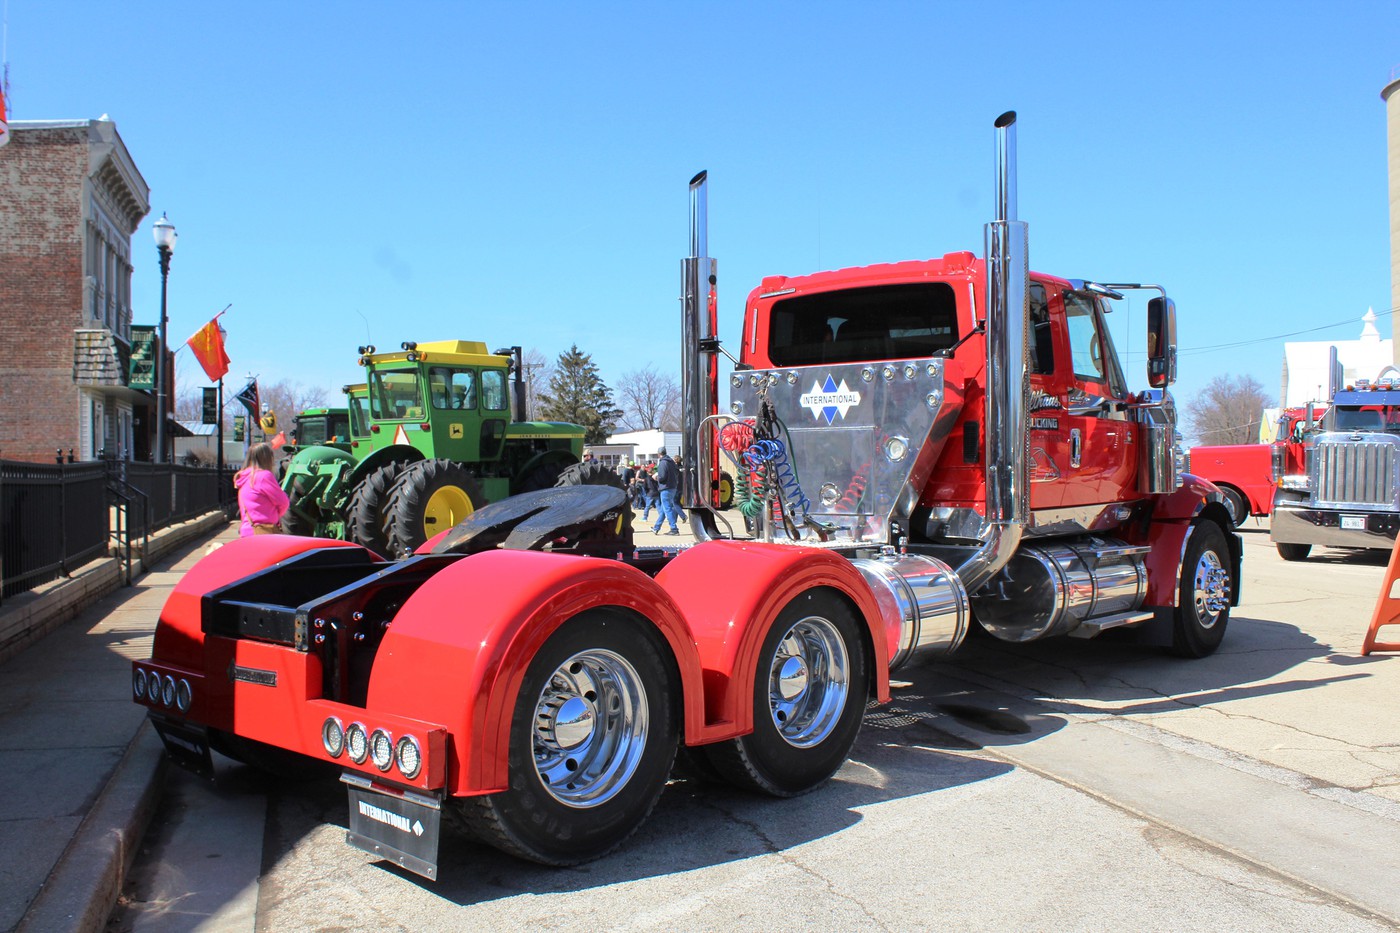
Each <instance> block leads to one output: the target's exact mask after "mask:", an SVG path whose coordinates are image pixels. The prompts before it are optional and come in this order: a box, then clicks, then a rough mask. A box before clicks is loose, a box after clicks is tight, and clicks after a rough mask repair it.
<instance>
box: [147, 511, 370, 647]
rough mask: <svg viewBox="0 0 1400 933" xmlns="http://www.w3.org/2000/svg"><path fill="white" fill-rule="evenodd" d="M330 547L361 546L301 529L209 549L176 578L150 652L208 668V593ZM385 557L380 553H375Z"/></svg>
mask: <svg viewBox="0 0 1400 933" xmlns="http://www.w3.org/2000/svg"><path fill="white" fill-rule="evenodd" d="M328 547H359V545H358V544H351V543H350V542H348V541H331V540H327V539H324V538H306V537H301V536H297V535H253V536H252V537H248V538H238V539H235V540H233V541H230V542H229V543H227V544H225V545H224V546H223V547H220V548H217V549H215V550H214V551H212V552H210V553H209V554H207V555H205V556H204V557H203V558H201V559H200V560H199V562H198V563H196V564H195V565H194V566H193V567H191V568H190V569H189V570H188V571H186V573H185V575H184V576H183V577H181V578H180V580H179V582H177V583H176V584H175V588H174V589H173V590H171V591H170V596H169V597H168V598H167V599H166V600H165V606H164V608H162V609H161V611H160V621H159V622H158V623H157V624H156V633H155V639H154V640H153V643H152V647H151V658H152V659H153V660H156V661H161V662H165V663H169V664H174V665H177V666H179V667H184V668H188V669H190V670H196V671H200V670H204V665H205V659H204V632H203V631H202V627H201V617H200V602H201V600H202V599H203V598H204V594H205V593H209V592H211V591H213V590H217V589H218V588H219V587H221V586H227V585H228V584H230V583H232V582H234V581H235V580H241V579H243V578H244V577H247V576H251V575H252V574H255V573H257V572H258V571H260V570H266V569H267V568H268V567H271V566H272V565H273V564H276V563H277V562H279V561H284V560H286V559H287V558H289V557H295V556H297V555H298V554H303V553H305V552H307V551H314V550H316V549H318V548H328ZM372 556H373V558H374V559H375V560H380V559H381V558H380V557H379V556H378V555H372Z"/></svg>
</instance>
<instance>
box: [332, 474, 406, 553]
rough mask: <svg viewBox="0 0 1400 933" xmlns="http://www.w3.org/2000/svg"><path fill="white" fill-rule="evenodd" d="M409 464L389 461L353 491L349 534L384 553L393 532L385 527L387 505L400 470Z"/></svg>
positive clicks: (347, 523)
mask: <svg viewBox="0 0 1400 933" xmlns="http://www.w3.org/2000/svg"><path fill="white" fill-rule="evenodd" d="M407 467H408V464H407V463H405V462H403V461H402V460H395V461H393V462H392V463H386V464H384V465H383V466H382V467H379V468H378V469H375V470H371V471H370V473H369V475H368V476H366V477H365V478H364V479H362V480H360V483H359V485H358V486H356V487H355V491H354V492H352V493H351V494H350V505H349V506H348V507H347V508H346V514H345V537H346V538H347V539H348V540H350V541H354V542H355V543H356V544H359V545H362V546H364V547H367V548H369V549H370V550H371V551H373V552H375V553H376V554H378V555H380V556H381V557H388V556H389V536H388V534H387V533H386V531H385V521H384V509H385V507H386V506H387V505H388V504H389V491H390V490H391V489H393V488H394V483H396V482H397V481H398V478H399V474H401V473H403V471H404V470H405V469H406V468H407Z"/></svg>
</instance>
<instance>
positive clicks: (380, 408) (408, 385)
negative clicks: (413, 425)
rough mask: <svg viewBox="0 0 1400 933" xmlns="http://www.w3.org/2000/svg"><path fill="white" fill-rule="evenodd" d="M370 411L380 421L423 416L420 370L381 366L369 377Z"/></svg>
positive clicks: (405, 419) (412, 419) (410, 419)
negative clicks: (388, 368)
mask: <svg viewBox="0 0 1400 933" xmlns="http://www.w3.org/2000/svg"><path fill="white" fill-rule="evenodd" d="M369 386H370V388H369V408H370V412H371V413H372V414H373V415H374V417H375V418H376V419H377V420H380V421H417V420H421V419H422V417H423V390H422V387H421V386H420V385H419V379H418V370H416V369H404V370H379V371H378V372H376V373H375V374H374V375H373V376H372V377H371V378H370V384H369Z"/></svg>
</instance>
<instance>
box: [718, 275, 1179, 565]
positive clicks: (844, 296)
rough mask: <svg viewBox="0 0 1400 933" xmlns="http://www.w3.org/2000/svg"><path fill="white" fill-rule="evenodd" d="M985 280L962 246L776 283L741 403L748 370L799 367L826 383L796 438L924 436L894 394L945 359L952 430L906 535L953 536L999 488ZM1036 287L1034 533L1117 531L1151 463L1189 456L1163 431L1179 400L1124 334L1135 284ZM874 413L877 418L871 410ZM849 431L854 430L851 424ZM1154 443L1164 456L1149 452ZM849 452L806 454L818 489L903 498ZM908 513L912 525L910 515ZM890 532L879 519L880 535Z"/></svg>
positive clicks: (750, 356) (1031, 408) (766, 295)
mask: <svg viewBox="0 0 1400 933" xmlns="http://www.w3.org/2000/svg"><path fill="white" fill-rule="evenodd" d="M985 275H986V269H985V263H984V262H983V261H982V260H979V259H976V258H975V257H974V256H973V254H971V253H968V252H957V253H948V254H946V255H944V256H943V257H942V258H940V259H933V260H922V261H913V262H904V263H893V264H887V265H881V266H868V267H863V268H858V269H848V270H839V271H835V272H824V273H818V274H815V275H808V276H801V277H791V278H789V277H783V276H773V277H770V278H768V279H765V280H764V281H763V283H762V284H761V285H760V286H759V287H758V288H757V289H754V290H753V292H752V293H750V295H749V298H748V301H747V303H746V305H745V314H744V328H743V331H742V333H743V334H744V341H743V344H742V346H741V348H740V366H739V372H736V374H735V377H734V382H735V385H734V389H735V391H736V398H735V403H736V404H737V405H738V407H739V408H742V409H743V411H744V412H745V414H752V413H753V408H752V405H751V404H749V403H748V402H747V401H746V399H743V398H738V397H737V396H745V397H747V396H749V395H751V391H750V390H751V389H752V388H754V386H753V385H752V382H753V380H752V379H749V378H747V377H746V376H745V375H744V370H746V369H753V370H780V371H784V370H785V371H787V372H788V373H790V374H791V378H792V379H795V380H796V381H795V383H794V384H795V385H797V386H799V387H800V388H802V389H803V390H804V391H805V390H810V391H805V395H804V398H805V399H806V401H803V402H801V403H800V404H799V405H798V406H796V407H795V408H794V409H793V410H794V411H800V412H801V414H796V415H795V417H794V418H792V419H789V420H788V421H787V422H786V427H787V429H788V430H789V431H794V432H802V431H808V429H809V428H816V429H818V431H817V433H826V434H830V433H832V432H833V429H836V430H837V431H838V432H839V429H840V428H841V427H842V426H843V425H847V426H850V428H851V430H853V431H855V432H857V433H859V432H861V431H865V430H873V431H879V430H881V428H889V429H891V430H892V431H894V432H895V434H896V435H897V436H900V437H904V436H906V435H908V436H909V437H910V438H913V437H916V436H918V433H919V430H920V429H919V428H918V427H917V426H915V425H913V424H906V425H904V426H903V427H900V426H899V425H900V423H901V420H902V418H903V416H905V415H906V414H907V412H908V410H909V409H908V408H907V407H906V406H905V405H904V404H903V401H894V400H893V398H887V396H890V395H891V394H892V396H893V397H901V396H903V395H911V397H912V396H917V395H918V392H917V390H916V389H915V388H914V386H915V385H916V384H919V383H922V382H923V381H926V378H927V377H926V376H925V375H924V371H925V370H927V369H928V365H927V364H926V363H925V364H923V367H922V369H921V367H920V364H918V363H915V362H913V361H916V360H920V361H928V360H934V361H936V368H937V369H938V370H939V380H938V381H939V383H940V385H938V386H937V387H936V392H937V393H938V397H939V402H938V407H937V410H936V411H934V410H932V408H931V403H928V402H925V404H924V406H923V407H924V408H926V409H930V410H929V411H928V412H927V414H928V415H929V416H930V417H929V419H928V420H930V421H931V422H940V421H941V422H944V423H945V424H944V425H943V426H944V428H945V429H946V431H945V432H943V433H941V436H940V432H937V431H936V432H935V433H934V435H931V436H930V439H931V440H932V442H933V443H934V444H936V452H935V453H936V455H935V456H933V457H931V458H930V457H929V456H928V453H929V452H928V451H923V450H921V451H920V454H922V455H923V459H925V460H927V462H926V463H924V464H922V467H921V468H920V469H918V470H917V471H916V474H915V475H914V476H912V477H910V479H911V481H912V485H913V486H914V487H915V489H916V490H917V496H918V498H917V508H915V509H912V510H909V512H908V515H907V519H908V521H907V523H901V528H900V532H899V533H900V534H902V535H905V536H907V537H908V538H909V539H910V540H911V541H918V540H926V541H927V540H934V539H937V538H940V537H944V536H946V533H947V528H948V523H949V518H950V517H954V518H957V517H959V514H961V518H962V519H964V520H971V516H969V515H967V514H966V513H967V511H968V510H974V511H976V510H980V503H981V502H982V501H983V500H984V497H985V483H984V474H985V471H984V468H983V453H984V451H983V441H982V434H983V432H984V430H985V428H986V425H985V421H986V419H987V417H989V416H988V415H987V414H986V399H985V392H984V389H983V386H984V385H985V383H986V379H985V374H984V372H983V370H984V369H985V362H984V360H985V337H984V330H985V321H986V310H985V308H984V307H983V306H982V296H983V291H984V290H983V289H982V288H981V282H982V281H983V279H984V277H985ZM1029 283H1030V284H1029V289H1028V296H1027V300H1028V305H1029V308H1028V319H1027V320H1028V332H1027V335H1026V352H1027V357H1028V367H1027V368H1028V374H1029V379H1028V411H1027V416H1028V417H1027V434H1028V444H1027V447H1028V459H1029V490H1028V492H1029V508H1030V524H1029V528H1028V531H1029V532H1030V533H1031V534H1035V533H1036V532H1037V531H1048V532H1050V533H1056V534H1059V533H1064V532H1065V531H1066V530H1068V529H1072V528H1073V529H1078V530H1080V531H1093V530H1104V529H1107V528H1111V527H1113V526H1116V525H1118V524H1120V523H1122V522H1123V521H1125V520H1126V519H1125V517H1124V515H1123V514H1121V513H1122V512H1123V510H1124V509H1127V510H1129V511H1130V512H1131V511H1132V510H1134V509H1136V508H1137V507H1138V505H1139V504H1140V503H1143V502H1145V501H1146V500H1147V498H1148V497H1149V496H1150V495H1151V494H1153V493H1154V492H1161V491H1163V490H1160V489H1157V488H1155V487H1154V486H1153V485H1152V483H1151V482H1149V481H1148V478H1147V477H1146V476H1144V470H1146V469H1147V466H1148V463H1149V461H1152V462H1157V463H1161V462H1164V461H1169V460H1170V459H1171V458H1172V456H1173V451H1172V445H1173V443H1174V440H1175V438H1174V433H1173V432H1169V431H1163V430H1160V428H1161V427H1162V426H1165V425H1170V424H1174V415H1172V413H1171V411H1170V403H1169V401H1164V400H1161V399H1157V400H1155V401H1153V402H1151V403H1144V399H1143V396H1141V395H1139V394H1136V393H1134V391H1133V390H1132V388H1131V387H1130V386H1129V383H1128V379H1127V377H1126V376H1125V374H1124V371H1123V367H1122V363H1121V361H1120V359H1119V356H1118V352H1117V349H1116V348H1115V346H1114V343H1113V339H1112V336H1111V334H1110V332H1109V327H1108V315H1109V314H1111V313H1112V312H1113V307H1114V304H1113V302H1114V300H1115V299H1116V298H1118V297H1121V293H1120V292H1119V291H1117V290H1115V289H1113V288H1109V287H1105V286H1102V285H1098V284H1095V283H1092V282H1086V281H1083V280H1075V279H1067V278H1059V277H1056V276H1051V275H1045V274H1041V273H1031V274H1030V277H1029ZM799 367H800V368H801V369H799ZM906 373H912V374H913V375H906ZM905 386H907V387H908V388H907V389H906V388H902V387H905ZM929 388H930V389H933V388H934V387H933V386H932V385H931V384H930V386H929ZM769 394H770V395H771V394H772V391H771V390H770V393H769ZM920 401H924V400H923V399H920ZM862 406H864V407H865V410H866V411H867V412H868V413H869V415H868V416H862V415H861V413H860V412H861V408H862ZM872 406H878V407H879V408H880V409H883V410H878V411H877V409H876V408H873V407H872ZM857 425H860V427H857ZM1150 426H1157V427H1158V428H1159V430H1156V431H1151V430H1150ZM911 432H913V433H911ZM808 433H811V432H808ZM845 433H846V434H847V435H848V437H849V435H850V434H851V431H847V432H845ZM1149 435H1150V436H1149ZM850 439H853V438H850ZM828 440H829V439H828ZM1153 445H1156V447H1157V450H1156V452H1155V457H1152V458H1149V457H1148V456H1147V453H1148V448H1150V447H1152V446H1153ZM827 446H830V444H829V443H828V444H827ZM872 452H873V451H872ZM813 459H815V460H816V462H817V463H818V464H820V466H818V467H816V469H819V470H826V469H830V470H831V471H832V472H831V473H829V474H828V473H823V474H821V475H817V476H814V475H813V473H812V471H813V466H812V464H811V461H812V460H813ZM840 459H841V458H840V457H832V456H831V455H830V454H829V453H828V455H826V456H819V457H817V458H810V457H809V458H806V459H805V460H804V462H803V473H804V475H803V477H802V483H803V485H804V487H807V486H815V487H817V488H821V489H827V488H829V487H834V488H835V489H836V490H837V491H838V494H837V495H836V496H835V498H834V500H833V501H834V502H835V503H841V504H852V500H851V496H850V492H851V489H852V488H853V483H854V484H855V485H858V486H861V488H862V494H861V497H860V498H859V502H858V505H859V508H858V511H864V510H866V509H868V511H869V514H868V515H865V516H864V517H865V518H866V520H867V522H868V521H870V520H874V519H876V518H877V515H876V513H878V512H880V511H881V510H880V509H879V508H877V507H876V498H877V497H881V496H883V497H884V498H885V499H886V500H887V501H888V502H893V501H895V500H897V499H898V498H899V497H900V491H899V490H897V489H892V488H890V489H880V488H878V487H877V486H874V485H872V484H870V483H869V482H868V480H869V479H870V478H871V477H870V476H868V475H866V474H868V473H870V471H871V469H872V464H873V465H874V470H875V473H876V474H878V473H880V472H881V471H880V468H879V465H878V463H876V462H875V461H869V462H866V461H867V458H865V457H864V456H863V455H862V456H861V457H858V458H857V459H861V460H862V462H859V463H857V462H855V461H854V460H853V459H851V458H849V457H848V458H846V459H847V462H845V463H838V462H836V461H839V460H840ZM871 475H874V474H871ZM921 477H923V478H922V479H921ZM894 478H895V477H893V476H892V477H891V479H894ZM826 497H827V498H831V493H830V492H827V494H826ZM823 502H824V500H823ZM827 504H829V503H827ZM814 511H815V513H817V518H818V520H819V521H827V522H835V523H837V524H842V523H843V519H842V518H841V517H840V516H838V515H837V514H835V513H834V512H833V511H831V510H828V509H823V508H822V503H819V504H818V505H816V506H815V508H814ZM893 518H894V520H895V521H896V522H897V523H900V516H897V515H896V516H893ZM940 529H941V530H940ZM883 531H884V529H883V528H875V529H874V530H873V531H872V535H873V536H876V537H878V536H881V534H882V532H883ZM865 537H866V538H867V539H868V538H869V537H871V536H865Z"/></svg>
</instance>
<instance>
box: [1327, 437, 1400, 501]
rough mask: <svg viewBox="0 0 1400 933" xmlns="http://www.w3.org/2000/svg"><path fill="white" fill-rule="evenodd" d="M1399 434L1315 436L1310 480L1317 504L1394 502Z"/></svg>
mask: <svg viewBox="0 0 1400 933" xmlns="http://www.w3.org/2000/svg"><path fill="white" fill-rule="evenodd" d="M1396 441H1400V438H1378V437H1374V436H1372V438H1369V439H1367V440H1350V439H1344V440H1343V439H1339V440H1330V439H1326V438H1319V440H1318V442H1317V445H1316V446H1315V447H1314V448H1313V451H1312V453H1313V457H1312V473H1313V476H1312V480H1313V489H1314V490H1316V501H1317V504H1318V505H1361V506H1373V507H1374V506H1387V507H1389V506H1395V505H1397V504H1400V503H1396V501H1395V500H1396V496H1395V493H1396V486H1397V484H1396V476H1395V470H1396V465H1397V458H1396V456H1395V446H1396Z"/></svg>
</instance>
